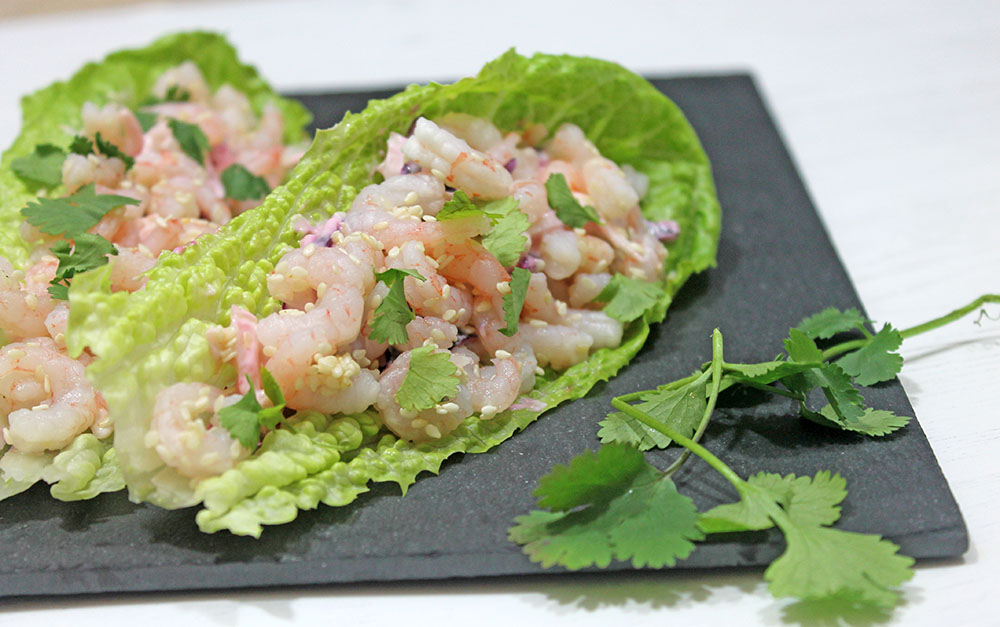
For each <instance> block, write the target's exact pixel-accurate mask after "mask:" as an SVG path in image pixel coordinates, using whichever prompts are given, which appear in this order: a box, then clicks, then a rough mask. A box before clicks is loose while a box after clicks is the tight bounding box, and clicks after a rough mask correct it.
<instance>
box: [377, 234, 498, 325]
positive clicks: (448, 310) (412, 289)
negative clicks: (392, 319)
mask: <svg viewBox="0 0 1000 627" xmlns="http://www.w3.org/2000/svg"><path fill="white" fill-rule="evenodd" d="M385 262H386V265H387V266H388V267H390V268H409V269H412V270H416V271H417V272H419V273H420V276H422V277H424V280H423V281H421V280H420V279H418V278H416V277H406V278H405V279H404V283H403V289H404V291H405V293H406V300H407V302H409V303H410V305H411V306H412V307H413V310H414V311H415V312H416V313H417V314H419V315H421V316H433V317H435V318H441V319H442V320H444V321H446V322H450V323H453V324H455V325H457V326H463V325H465V324H466V323H467V322H468V321H469V319H470V318H471V317H472V296H471V295H470V294H469V293H468V292H467V291H465V290H463V289H461V288H459V287H456V286H453V285H449V283H448V280H447V279H446V278H445V277H444V276H443V275H441V274H438V271H439V269H440V268H439V267H436V266H438V262H435V261H433V260H431V259H430V258H429V257H428V256H427V255H425V254H424V245H423V244H422V243H420V242H406V243H405V244H403V246H402V247H401V248H394V249H393V250H390V251H389V254H388V255H386V258H385ZM494 289H495V288H494Z"/></svg>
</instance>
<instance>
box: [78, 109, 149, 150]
mask: <svg viewBox="0 0 1000 627" xmlns="http://www.w3.org/2000/svg"><path fill="white" fill-rule="evenodd" d="M82 117H83V132H84V134H85V135H87V136H88V137H94V138H96V137H97V134H98V133H100V134H101V139H103V140H105V141H109V142H111V143H112V144H114V145H115V146H117V147H118V148H120V149H121V151H122V152H124V153H125V154H127V155H128V156H130V157H134V156H136V155H137V154H139V151H141V150H142V141H143V140H142V126H140V125H139V120H137V119H136V117H135V114H134V113H132V111H131V110H130V109H129V108H128V107H123V106H121V105H117V104H106V105H104V106H103V107H100V108H98V107H97V105H95V104H93V103H91V102H85V103H83V115H82Z"/></svg>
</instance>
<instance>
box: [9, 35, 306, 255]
mask: <svg viewBox="0 0 1000 627" xmlns="http://www.w3.org/2000/svg"><path fill="white" fill-rule="evenodd" d="M187 60H191V61H194V62H195V63H196V64H197V65H198V68H199V69H200V70H201V72H202V74H203V75H204V76H205V80H206V81H207V82H208V84H209V85H210V86H211V87H213V88H218V87H220V86H222V85H223V84H226V83H228V84H230V85H232V86H234V87H236V88H237V89H240V90H241V91H243V92H244V93H246V94H247V97H248V98H249V99H250V102H251V105H252V107H253V108H254V111H255V112H257V113H260V112H261V111H262V110H263V108H264V106H265V105H266V104H268V103H271V104H274V105H275V106H277V107H278V108H279V109H280V110H281V112H282V114H283V115H284V118H285V141H286V143H294V142H297V141H301V140H304V139H306V135H305V131H304V129H305V126H306V125H307V124H308V123H309V121H310V119H311V117H312V116H311V115H310V114H309V112H308V111H307V110H306V109H305V108H304V107H303V106H302V105H301V104H299V103H298V102H295V101H293V100H287V99H284V98H280V97H278V95H277V94H276V93H275V92H274V90H272V89H271V87H270V86H269V85H268V84H267V83H266V82H265V81H264V79H262V78H261V77H260V75H259V74H258V73H257V70H256V69H255V68H254V67H252V66H250V65H245V64H243V63H241V62H240V60H239V58H238V57H237V56H236V50H235V49H234V48H233V47H232V46H231V45H230V44H229V43H228V42H227V41H226V40H225V38H224V37H222V36H221V35H218V34H215V33H205V32H191V33H178V34H174V35H168V36H166V37H163V38H161V39H158V40H157V41H155V42H153V43H152V44H150V45H149V46H147V47H145V48H139V49H135V50H122V51H120V52H115V53H113V54H111V55H109V56H108V57H106V58H105V59H104V60H103V61H100V62H97V63H89V64H87V65H85V66H84V67H83V68H81V69H80V70H79V71H78V72H77V73H76V74H74V75H73V76H72V77H71V78H70V79H69V80H66V81H60V82H57V83H53V84H52V85H50V86H49V87H46V88H45V89H42V90H40V91H37V92H35V93H33V94H30V95H27V96H25V97H24V98H22V99H21V110H22V116H23V121H22V126H21V134H20V135H18V136H17V139H15V140H14V143H13V144H12V145H11V146H10V148H9V149H8V150H7V151H6V152H4V153H3V157H2V158H0V256H3V257H6V258H7V259H9V260H10V262H11V263H12V264H14V266H15V267H18V266H21V265H23V264H24V263H25V262H26V261H27V259H28V253H29V250H30V248H29V246H28V244H27V243H26V242H24V241H23V240H22V239H21V237H20V236H19V235H18V226H19V225H20V223H21V220H22V217H21V215H20V213H19V212H20V210H21V208H22V207H24V206H25V205H26V204H27V202H28V201H29V200H32V199H34V197H35V194H36V192H37V191H38V188H37V186H35V185H33V184H31V183H30V182H27V181H25V180H23V179H21V178H20V177H18V176H17V175H16V174H15V173H14V171H13V169H12V168H11V162H13V161H14V160H15V159H17V158H19V157H25V156H27V155H30V154H33V153H34V151H35V146H37V145H39V144H51V145H54V146H68V145H69V143H70V141H71V140H72V139H73V133H72V130H71V129H78V128H80V127H81V126H82V120H81V117H80V115H81V114H80V110H81V108H82V107H83V103H85V102H88V101H90V102H93V103H95V104H98V105H103V104H105V103H107V102H111V101H114V102H119V103H121V104H123V105H125V106H128V107H133V108H134V107H136V106H137V105H139V103H141V102H142V101H143V100H145V99H146V98H147V97H148V96H149V95H150V93H151V91H152V88H153V84H154V83H155V82H156V79H157V78H159V76H160V74H162V73H163V72H164V71H165V70H167V69H168V68H171V67H173V66H175V65H178V64H180V63H182V62H184V61H187ZM63 191H64V190H63V188H62V186H61V185H60V186H57V187H56V188H55V189H54V190H52V194H54V195H61V194H62V192H63Z"/></svg>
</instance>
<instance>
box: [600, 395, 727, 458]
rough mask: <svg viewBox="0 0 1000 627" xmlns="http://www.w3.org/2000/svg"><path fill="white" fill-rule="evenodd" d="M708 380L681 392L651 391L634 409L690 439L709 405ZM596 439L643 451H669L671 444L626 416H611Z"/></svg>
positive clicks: (658, 434)
mask: <svg viewBox="0 0 1000 627" xmlns="http://www.w3.org/2000/svg"><path fill="white" fill-rule="evenodd" d="M706 387H707V378H706V377H702V378H699V379H696V380H695V381H693V382H691V383H689V384H688V385H685V386H683V387H680V388H676V389H672V390H671V389H666V388H661V389H658V390H652V391H650V392H649V393H647V394H644V395H643V396H642V397H640V400H641V401H642V402H641V403H639V404H637V405H635V408H636V409H638V410H639V411H641V412H644V413H646V414H649V415H650V416H652V417H653V418H655V419H657V420H659V421H660V422H662V423H663V424H665V425H667V426H668V427H670V428H671V429H674V430H675V431H677V432H678V433H680V434H681V435H684V436H691V434H693V433H694V432H695V429H697V428H698V423H699V422H700V421H701V418H702V416H703V415H704V413H705V407H706V406H707V405H708V400H707V398H706ZM600 424H601V429H600V431H598V432H597V435H598V436H599V437H600V438H601V442H605V443H609V442H619V443H623V444H631V445H633V446H635V447H636V448H638V449H639V450H640V451H648V450H649V449H651V448H654V447H655V448H666V447H667V446H670V442H671V441H672V440H671V439H670V438H669V437H667V436H666V435H664V434H662V433H660V432H659V431H656V430H654V429H650V428H649V427H647V426H646V425H644V424H642V423H641V422H639V421H638V420H636V419H635V418H633V417H631V416H629V415H628V414H625V413H623V412H612V413H610V414H608V415H607V417H606V418H605V419H604V420H602V421H601V422H600Z"/></svg>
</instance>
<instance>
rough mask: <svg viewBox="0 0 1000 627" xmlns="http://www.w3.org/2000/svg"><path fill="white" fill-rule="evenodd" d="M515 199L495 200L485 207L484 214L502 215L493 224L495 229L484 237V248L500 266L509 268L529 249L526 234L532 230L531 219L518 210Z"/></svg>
mask: <svg viewBox="0 0 1000 627" xmlns="http://www.w3.org/2000/svg"><path fill="white" fill-rule="evenodd" d="M517 205H518V202H517V199H515V198H504V199H501V200H495V201H493V202H491V203H489V204H487V205H485V206H484V207H483V213H485V214H486V215H488V216H491V220H494V218H493V217H492V216H494V215H500V218H499V219H495V220H494V222H493V228H491V229H490V232H489V233H487V234H486V236H485V237H483V246H484V247H485V248H486V250H488V251H490V253H492V255H493V256H494V257H496V258H497V261H499V262H500V265H501V266H503V267H505V268H509V267H511V266H513V265H514V264H516V263H517V261H518V260H519V259H520V258H521V254H522V253H524V250H525V248H527V247H528V238H527V236H525V234H524V232H525V231H527V230H528V229H529V228H531V218H529V217H528V216H526V215H525V214H524V212H522V211H521V210H520V209H518V208H517Z"/></svg>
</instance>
